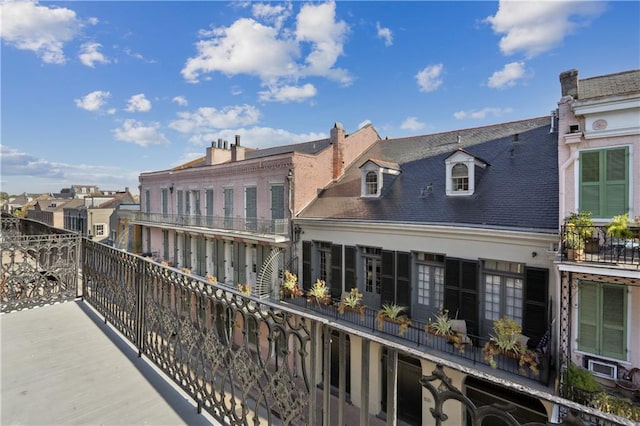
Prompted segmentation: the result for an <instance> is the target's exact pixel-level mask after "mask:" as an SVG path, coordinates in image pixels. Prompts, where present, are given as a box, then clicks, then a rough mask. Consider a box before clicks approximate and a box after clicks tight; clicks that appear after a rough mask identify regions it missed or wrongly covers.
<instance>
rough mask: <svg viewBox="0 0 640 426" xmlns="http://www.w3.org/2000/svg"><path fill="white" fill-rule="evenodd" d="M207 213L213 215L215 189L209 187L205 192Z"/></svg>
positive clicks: (209, 215)
mask: <svg viewBox="0 0 640 426" xmlns="http://www.w3.org/2000/svg"><path fill="white" fill-rule="evenodd" d="M204 202H205V207H204V208H205V214H206V215H207V216H208V217H212V216H213V189H207V190H205V192H204Z"/></svg>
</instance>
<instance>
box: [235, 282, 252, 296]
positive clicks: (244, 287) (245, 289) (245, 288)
mask: <svg viewBox="0 0 640 426" xmlns="http://www.w3.org/2000/svg"><path fill="white" fill-rule="evenodd" d="M236 288H237V289H238V291H240V292H241V293H243V294H246V295H247V296H250V295H251V285H250V284H238V285H237V286H236Z"/></svg>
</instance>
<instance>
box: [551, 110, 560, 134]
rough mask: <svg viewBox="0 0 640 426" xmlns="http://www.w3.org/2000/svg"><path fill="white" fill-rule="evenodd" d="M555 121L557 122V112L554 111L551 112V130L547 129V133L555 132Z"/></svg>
mask: <svg viewBox="0 0 640 426" xmlns="http://www.w3.org/2000/svg"><path fill="white" fill-rule="evenodd" d="M557 120H558V110H557V109H554V110H552V111H551V128H550V129H549V133H554V132H555V131H556V125H557V123H556V121H557Z"/></svg>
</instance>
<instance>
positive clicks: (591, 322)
mask: <svg viewBox="0 0 640 426" xmlns="http://www.w3.org/2000/svg"><path fill="white" fill-rule="evenodd" d="M598 293H599V292H598V286H597V284H595V283H590V282H587V283H580V287H579V301H578V303H579V305H578V349H580V350H581V351H585V352H591V353H593V354H598V340H599V338H598V317H599V309H598V307H599V306H598V305H599V304H598Z"/></svg>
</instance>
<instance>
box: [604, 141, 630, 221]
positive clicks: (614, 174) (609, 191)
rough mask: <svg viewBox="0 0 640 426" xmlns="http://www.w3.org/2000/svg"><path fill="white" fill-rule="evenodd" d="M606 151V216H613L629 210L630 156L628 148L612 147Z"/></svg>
mask: <svg viewBox="0 0 640 426" xmlns="http://www.w3.org/2000/svg"><path fill="white" fill-rule="evenodd" d="M604 153H605V176H604V181H605V183H604V190H603V197H605V203H604V204H605V205H604V206H603V208H604V217H613V216H615V215H619V214H624V213H626V212H627V211H628V207H629V202H628V196H629V190H628V188H629V161H628V158H629V156H628V152H627V148H618V149H610V150H607V151H605V152H604Z"/></svg>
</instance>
